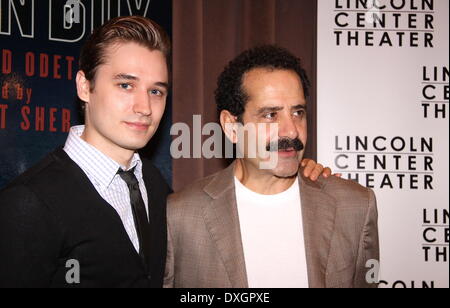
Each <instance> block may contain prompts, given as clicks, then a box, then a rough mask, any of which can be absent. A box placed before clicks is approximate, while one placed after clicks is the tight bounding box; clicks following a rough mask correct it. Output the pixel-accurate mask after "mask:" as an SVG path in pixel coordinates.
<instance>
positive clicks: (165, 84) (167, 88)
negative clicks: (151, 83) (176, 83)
mask: <svg viewBox="0 0 450 308" xmlns="http://www.w3.org/2000/svg"><path fill="white" fill-rule="evenodd" d="M155 86H157V87H161V88H164V89H166V90H169V84H168V83H167V82H155Z"/></svg>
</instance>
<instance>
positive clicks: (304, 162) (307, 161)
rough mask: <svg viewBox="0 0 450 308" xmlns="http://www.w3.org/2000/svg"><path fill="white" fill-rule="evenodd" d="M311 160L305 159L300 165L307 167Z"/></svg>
mask: <svg viewBox="0 0 450 308" xmlns="http://www.w3.org/2000/svg"><path fill="white" fill-rule="evenodd" d="M309 161H310V159H308V158H305V159H303V160H302V162H301V163H300V166H302V167H305V166H306V165H307V164H308V163H309Z"/></svg>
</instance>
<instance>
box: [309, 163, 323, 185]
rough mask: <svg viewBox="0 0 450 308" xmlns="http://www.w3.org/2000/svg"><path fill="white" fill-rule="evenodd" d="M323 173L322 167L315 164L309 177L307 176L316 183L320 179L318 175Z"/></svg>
mask: <svg viewBox="0 0 450 308" xmlns="http://www.w3.org/2000/svg"><path fill="white" fill-rule="evenodd" d="M322 172H323V165H321V164H316V165H315V167H314V169H313V170H312V172H311V175H310V176H309V178H310V179H311V180H313V181H317V179H318V178H319V177H320V175H321V174H322Z"/></svg>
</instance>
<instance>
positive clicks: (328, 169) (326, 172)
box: [322, 167, 332, 178]
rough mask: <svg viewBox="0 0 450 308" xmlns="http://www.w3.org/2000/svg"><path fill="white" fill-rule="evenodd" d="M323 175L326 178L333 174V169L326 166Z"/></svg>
mask: <svg viewBox="0 0 450 308" xmlns="http://www.w3.org/2000/svg"><path fill="white" fill-rule="evenodd" d="M322 175H323V177H325V178H327V177H329V176H331V175H332V173H331V169H330V168H328V167H326V168H325V169H323V174H322Z"/></svg>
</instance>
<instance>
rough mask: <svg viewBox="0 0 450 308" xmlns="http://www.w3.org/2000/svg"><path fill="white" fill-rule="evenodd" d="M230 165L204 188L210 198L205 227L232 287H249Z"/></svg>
mask: <svg viewBox="0 0 450 308" xmlns="http://www.w3.org/2000/svg"><path fill="white" fill-rule="evenodd" d="M234 167H235V164H234V163H233V164H232V165H231V166H230V167H228V168H227V169H225V170H224V171H222V172H220V173H218V174H217V175H216V176H215V177H214V178H213V180H212V181H211V182H210V183H209V184H208V185H207V186H206V187H205V188H204V190H205V192H206V193H207V194H208V195H210V196H211V197H212V198H213V201H212V202H211V204H208V205H204V215H205V216H204V217H205V222H206V226H207V228H208V230H209V232H210V233H211V236H212V238H213V240H214V241H215V243H216V246H217V249H218V250H219V253H220V255H221V256H222V260H223V262H224V265H225V268H226V271H227V273H228V277H229V279H230V282H231V285H232V287H233V288H248V280H247V271H246V267H245V258H244V249H243V246H242V237H241V229H240V223H239V215H238V209H237V202H236V193H235V186H234Z"/></svg>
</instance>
